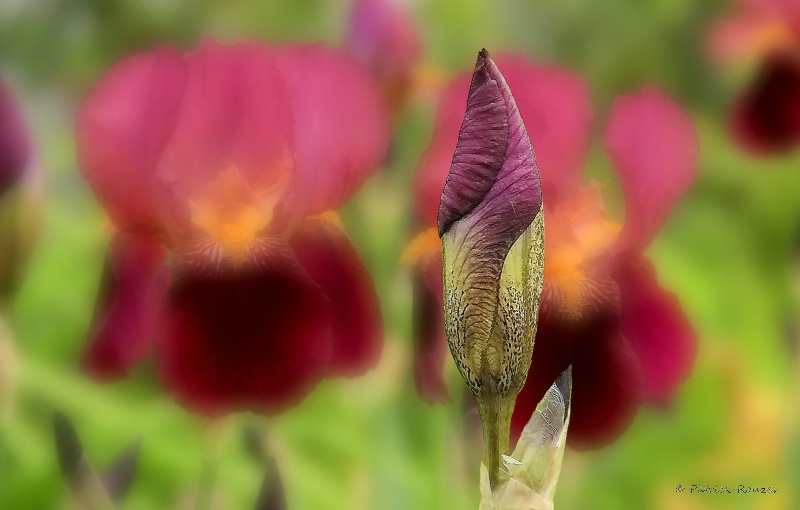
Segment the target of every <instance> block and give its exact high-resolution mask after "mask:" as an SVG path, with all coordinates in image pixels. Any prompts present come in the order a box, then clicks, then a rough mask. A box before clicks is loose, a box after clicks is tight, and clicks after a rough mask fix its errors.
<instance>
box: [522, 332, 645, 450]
mask: <svg viewBox="0 0 800 510" xmlns="http://www.w3.org/2000/svg"><path fill="white" fill-rule="evenodd" d="M534 351H535V352H534V355H533V360H532V363H531V368H530V371H529V372H528V380H527V381H526V382H525V387H524V388H523V390H522V392H521V393H520V395H519V398H518V399H517V405H516V407H515V408H514V415H513V418H512V436H517V435H518V434H519V433H520V432H521V431H522V428H523V427H524V425H525V423H526V422H527V421H528V418H529V417H530V415H531V413H532V412H533V410H534V409H535V407H536V403H537V402H539V400H540V399H541V398H542V396H543V395H544V394H545V392H546V391H547V389H548V388H549V387H550V383H551V382H552V381H553V379H554V377H556V376H558V374H559V373H561V372H562V371H563V370H565V369H566V367H568V366H569V365H572V375H573V383H572V418H571V422H570V426H569V428H570V430H569V433H570V437H571V439H570V445H571V446H573V447H575V448H579V449H584V448H596V447H598V446H601V445H603V444H607V443H609V442H610V441H613V440H614V439H616V438H617V437H618V436H619V435H620V434H621V433H622V431H624V430H625V428H626V427H627V426H628V424H629V423H630V421H631V420H632V419H633V416H634V414H635V412H636V410H637V409H638V407H639V406H640V405H641V403H642V401H643V400H642V399H643V388H642V368H641V363H640V361H639V360H638V359H637V358H636V355H635V353H634V351H633V349H632V348H631V345H630V343H629V342H628V341H627V339H626V338H625V337H623V336H622V332H621V330H620V328H619V324H618V323H617V319H616V318H615V317H613V316H600V317H595V318H594V320H593V321H591V322H586V321H584V322H582V323H575V322H572V323H570V322H561V321H543V322H542V323H541V324H540V325H539V332H538V335H537V337H536V348H535V349H534ZM553 374H555V376H553Z"/></svg>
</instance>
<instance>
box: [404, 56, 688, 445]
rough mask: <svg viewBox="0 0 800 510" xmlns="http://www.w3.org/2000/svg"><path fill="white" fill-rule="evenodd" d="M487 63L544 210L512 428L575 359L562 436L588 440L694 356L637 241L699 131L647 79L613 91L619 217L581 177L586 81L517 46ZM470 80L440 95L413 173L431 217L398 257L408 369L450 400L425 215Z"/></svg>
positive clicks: (682, 186)
mask: <svg viewBox="0 0 800 510" xmlns="http://www.w3.org/2000/svg"><path fill="white" fill-rule="evenodd" d="M496 61H497V63H498V66H499V67H501V68H502V69H503V74H504V75H505V78H506V81H507V83H508V85H509V87H510V88H511V90H513V92H514V97H515V99H516V102H517V105H518V108H519V110H520V113H521V115H522V118H523V121H524V122H525V126H526V128H527V130H528V134H529V136H530V139H531V144H532V146H533V148H534V152H535V154H536V159H537V163H538V166H539V171H540V176H541V182H542V196H543V201H544V207H545V209H544V211H545V213H544V215H545V282H544V289H543V292H542V302H541V309H540V316H539V324H538V332H537V335H536V339H535V344H534V349H533V360H532V365H531V368H530V372H529V374H528V378H527V382H526V384H525V387H524V388H523V390H522V393H520V396H519V398H518V399H517V403H516V407H515V411H514V416H513V423H512V429H513V430H512V434H513V435H518V434H519V432H520V431H521V429H522V427H523V426H524V424H525V423H526V422H527V420H528V419H529V418H530V416H531V414H532V413H533V411H534V409H535V406H536V404H537V403H538V402H539V401H540V400H541V399H542V397H543V396H544V394H545V392H546V391H547V389H548V388H549V386H550V384H552V381H553V380H555V378H556V377H558V375H559V374H560V373H561V372H562V371H563V370H565V369H566V368H567V367H568V366H569V365H572V366H573V376H574V381H573V393H572V395H573V397H572V398H573V401H572V404H573V405H572V413H573V414H572V421H571V423H570V434H569V436H570V439H569V441H570V444H572V445H573V446H575V447H579V448H581V447H582V448H590V447H597V446H600V445H602V444H605V443H607V442H609V441H611V440H613V439H614V438H616V437H617V436H618V435H619V434H621V433H622V431H623V430H624V429H625V428H626V427H627V425H628V424H629V422H630V421H631V420H632V418H633V416H634V414H635V412H636V410H637V408H638V407H639V406H640V405H641V404H642V403H644V402H646V401H651V402H653V401H663V400H665V399H666V398H667V397H669V395H670V394H672V393H673V392H674V391H675V389H676V388H677V387H678V386H679V385H680V384H681V383H682V382H683V381H684V380H685V379H686V377H687V376H688V374H689V372H690V369H691V367H692V364H693V361H694V357H695V352H696V341H697V340H696V335H695V332H694V329H693V328H692V326H691V324H690V323H689V321H688V320H687V318H686V316H685V315H684V312H683V310H682V308H681V306H680V303H679V301H678V299H677V297H676V296H675V295H674V294H673V293H671V292H669V291H667V290H665V289H663V288H662V287H661V286H660V285H659V283H658V281H657V279H656V273H655V270H654V268H653V265H652V263H651V262H650V261H649V260H648V258H647V257H646V256H645V255H644V253H643V252H644V250H645V248H646V247H647V246H648V244H649V243H650V241H651V240H652V239H653V237H654V236H655V235H656V233H657V231H658V229H659V227H660V225H661V223H662V222H663V220H664V218H665V217H666V216H667V214H668V213H669V211H670V209H672V207H673V206H674V204H675V202H676V201H677V200H678V199H679V198H680V196H681V195H682V194H683V193H684V192H685V191H686V190H687V189H688V187H689V186H690V185H691V183H692V182H693V180H694V177H695V173H696V167H697V157H698V151H699V148H698V141H697V136H696V132H695V129H694V126H693V124H692V122H691V120H690V118H689V117H688V115H687V114H686V113H685V112H684V111H683V110H682V109H681V108H680V107H679V106H678V105H677V104H676V103H675V102H673V101H672V100H671V99H670V98H668V97H667V96H666V95H664V94H663V93H662V92H660V91H658V90H656V89H654V88H649V87H646V88H644V89H643V90H642V91H641V92H639V93H637V94H634V95H629V96H622V97H619V98H617V99H616V101H615V102H614V106H613V109H612V111H611V114H610V118H609V120H608V123H607V124H606V128H605V136H604V142H605V146H606V149H607V150H608V153H609V155H610V157H611V160H612V162H613V163H614V166H615V168H616V170H617V174H618V176H619V178H620V181H621V184H622V189H623V191H624V194H625V199H626V207H627V211H626V217H625V222H624V224H622V225H619V224H618V223H616V222H614V221H613V220H611V219H609V217H608V216H607V214H606V210H605V206H604V203H603V199H602V196H601V193H600V188H601V187H600V185H599V184H597V183H591V184H589V185H587V186H583V185H581V180H582V172H583V166H584V160H585V155H586V150H587V146H588V143H589V132H590V124H591V121H592V113H591V107H590V103H589V99H588V94H587V86H586V84H585V83H584V82H583V81H582V80H581V79H580V78H578V77H577V76H575V75H573V74H572V73H570V72H568V71H566V70H564V69H559V68H555V67H541V66H535V65H531V64H529V63H528V62H526V61H525V60H524V59H523V58H522V57H519V56H514V55H508V54H507V55H501V56H500V57H498V58H496ZM469 84H470V79H469V75H468V74H464V75H461V76H459V77H457V78H455V79H454V80H453V81H452V82H451V84H450V85H449V86H448V88H447V90H446V91H445V93H444V96H443V100H442V103H441V105H440V108H439V111H438V116H437V119H436V126H435V130H434V137H433V141H432V142H431V145H430V146H429V147H428V149H427V151H426V152H425V153H424V155H423V156H422V159H421V161H420V164H419V168H418V171H417V174H416V179H415V183H414V186H415V189H414V191H415V199H416V205H417V209H418V213H419V215H420V216H421V218H422V219H423V220H424V221H425V222H426V223H428V224H429V225H431V226H432V227H431V228H430V229H428V230H426V231H424V232H422V233H421V234H420V235H419V236H418V237H417V238H416V239H415V240H414V241H412V243H411V244H410V245H409V247H408V249H407V251H406V253H405V254H404V258H405V261H406V263H410V264H414V266H415V267H416V293H415V295H416V296H417V297H418V298H419V300H418V304H417V310H418V312H419V314H418V316H417V319H416V322H417V332H416V335H417V338H416V347H417V352H416V367H415V375H416V382H417V387H418V389H419V391H420V393H421V395H422V396H423V398H425V399H426V400H429V401H436V400H443V399H445V398H446V388H445V385H444V382H443V380H442V374H441V371H442V365H443V363H444V357H445V353H446V350H447V347H446V344H445V340H444V336H443V333H442V329H443V327H442V325H441V324H442V317H441V313H442V278H441V274H442V273H441V271H442V266H441V264H442V261H441V243H440V241H439V239H438V236H437V235H436V230H435V227H433V226H434V225H436V216H437V211H438V207H439V199H440V196H441V194H442V189H443V187H444V183H445V179H446V177H447V173H448V170H449V169H450V161H451V159H452V157H453V151H454V149H455V146H456V141H457V139H458V132H459V127H460V124H461V119H462V118H463V117H464V111H465V108H466V97H467V91H468V89H469Z"/></svg>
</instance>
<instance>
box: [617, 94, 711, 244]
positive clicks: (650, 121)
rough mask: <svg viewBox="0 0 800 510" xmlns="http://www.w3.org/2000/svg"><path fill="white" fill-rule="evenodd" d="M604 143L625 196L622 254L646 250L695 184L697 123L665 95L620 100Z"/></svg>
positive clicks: (646, 95) (638, 96) (635, 96)
mask: <svg viewBox="0 0 800 510" xmlns="http://www.w3.org/2000/svg"><path fill="white" fill-rule="evenodd" d="M604 142H605V145H606V149H607V150H608V153H609V156H610V157H611V160H612V162H613V163H614V166H615V168H616V170H617V174H618V175H619V178H620V182H621V184H622V190H623V192H624V193H625V223H624V226H623V229H622V232H621V233H620V241H619V243H620V246H621V247H622V249H632V248H639V249H642V248H644V247H645V246H647V245H648V244H650V241H651V240H652V239H653V237H654V236H655V234H656V232H657V231H658V228H659V227H660V226H661V224H662V222H663V221H664V218H665V217H666V216H667V214H668V213H669V211H670V210H671V209H672V208H673V207H674V206H675V203H676V201H677V200H678V198H679V197H680V196H681V195H683V194H684V193H685V192H686V190H687V189H688V188H689V186H690V185H691V184H692V182H693V181H694V178H695V175H696V174H697V156H698V154H699V151H700V147H699V142H698V139H697V133H696V131H695V129H694V125H693V123H692V120H691V118H690V117H689V116H688V115H687V114H686V113H685V112H684V111H683V109H681V107H680V106H678V104H676V103H675V102H674V101H673V100H672V99H670V98H669V97H667V96H666V95H665V94H664V93H663V92H661V91H659V90H657V89H655V88H652V87H645V88H644V89H643V90H642V92H640V93H638V94H633V95H630V96H621V97H618V98H617V99H615V101H614V106H613V108H612V111H611V116H610V117H609V120H608V123H607V125H606V130H605V134H604Z"/></svg>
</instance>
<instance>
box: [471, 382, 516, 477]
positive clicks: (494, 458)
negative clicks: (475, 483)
mask: <svg viewBox="0 0 800 510" xmlns="http://www.w3.org/2000/svg"><path fill="white" fill-rule="evenodd" d="M478 410H479V411H480V414H481V427H482V429H483V463H484V464H485V465H486V469H487V470H488V471H489V485H490V486H491V487H492V489H494V488H495V487H496V486H497V482H498V481H499V479H500V465H501V455H506V454H508V453H509V450H508V444H509V433H510V432H509V431H510V428H511V412H512V411H513V410H514V408H513V405H512V406H509V405H508V403H507V402H505V401H503V400H502V399H501V398H499V397H492V398H488V399H482V401H479V402H478Z"/></svg>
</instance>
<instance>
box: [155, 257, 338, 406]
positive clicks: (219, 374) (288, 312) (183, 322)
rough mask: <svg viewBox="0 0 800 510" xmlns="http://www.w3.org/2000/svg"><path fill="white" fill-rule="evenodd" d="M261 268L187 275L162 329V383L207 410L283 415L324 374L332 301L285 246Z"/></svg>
mask: <svg viewBox="0 0 800 510" xmlns="http://www.w3.org/2000/svg"><path fill="white" fill-rule="evenodd" d="M272 248H273V250H274V251H273V253H272V260H271V261H270V263H269V264H266V265H265V266H264V267H263V268H262V269H261V270H256V271H253V272H248V273H245V274H232V275H230V276H228V277H225V278H219V277H207V276H204V275H202V274H190V275H184V276H183V277H182V278H181V279H179V280H178V281H176V283H175V284H174V285H173V287H172V289H171V290H170V295H169V299H168V301H167V304H166V309H165V310H164V314H163V319H162V321H161V324H160V325H159V328H158V332H157V341H156V347H155V353H156V361H157V362H158V366H159V373H160V378H161V381H162V383H163V384H164V385H165V386H166V387H167V389H168V390H169V391H170V392H171V393H172V395H173V397H174V398H175V399H176V400H177V401H178V402H180V403H181V404H182V405H184V406H185V407H187V408H188V409H190V410H192V411H194V412H197V413H200V414H205V415H211V416H215V415H220V414H225V413H228V412H231V411H238V410H254V411H258V412H262V413H266V414H272V413H276V412H280V411H282V410H284V409H286V408H287V407H290V406H291V405H294V404H296V403H297V402H298V401H299V400H301V399H302V398H303V397H304V396H305V395H306V394H307V393H308V392H309V391H310V390H311V389H312V388H313V387H314V385H315V384H316V383H317V382H318V381H319V380H320V379H321V378H322V377H323V376H325V374H326V371H327V369H328V366H329V363H330V359H331V352H332V333H331V322H330V321H331V315H330V314H331V306H330V301H329V300H328V298H327V297H326V296H325V293H324V292H323V290H322V288H321V287H319V286H318V285H317V284H316V283H314V282H313V281H312V280H311V279H310V278H309V277H308V275H307V274H306V273H305V272H304V271H303V269H302V268H301V267H300V265H299V264H298V263H297V261H296V260H295V259H294V257H293V255H292V254H291V252H290V251H289V249H288V248H287V247H281V246H279V245H276V246H273V247H272Z"/></svg>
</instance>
